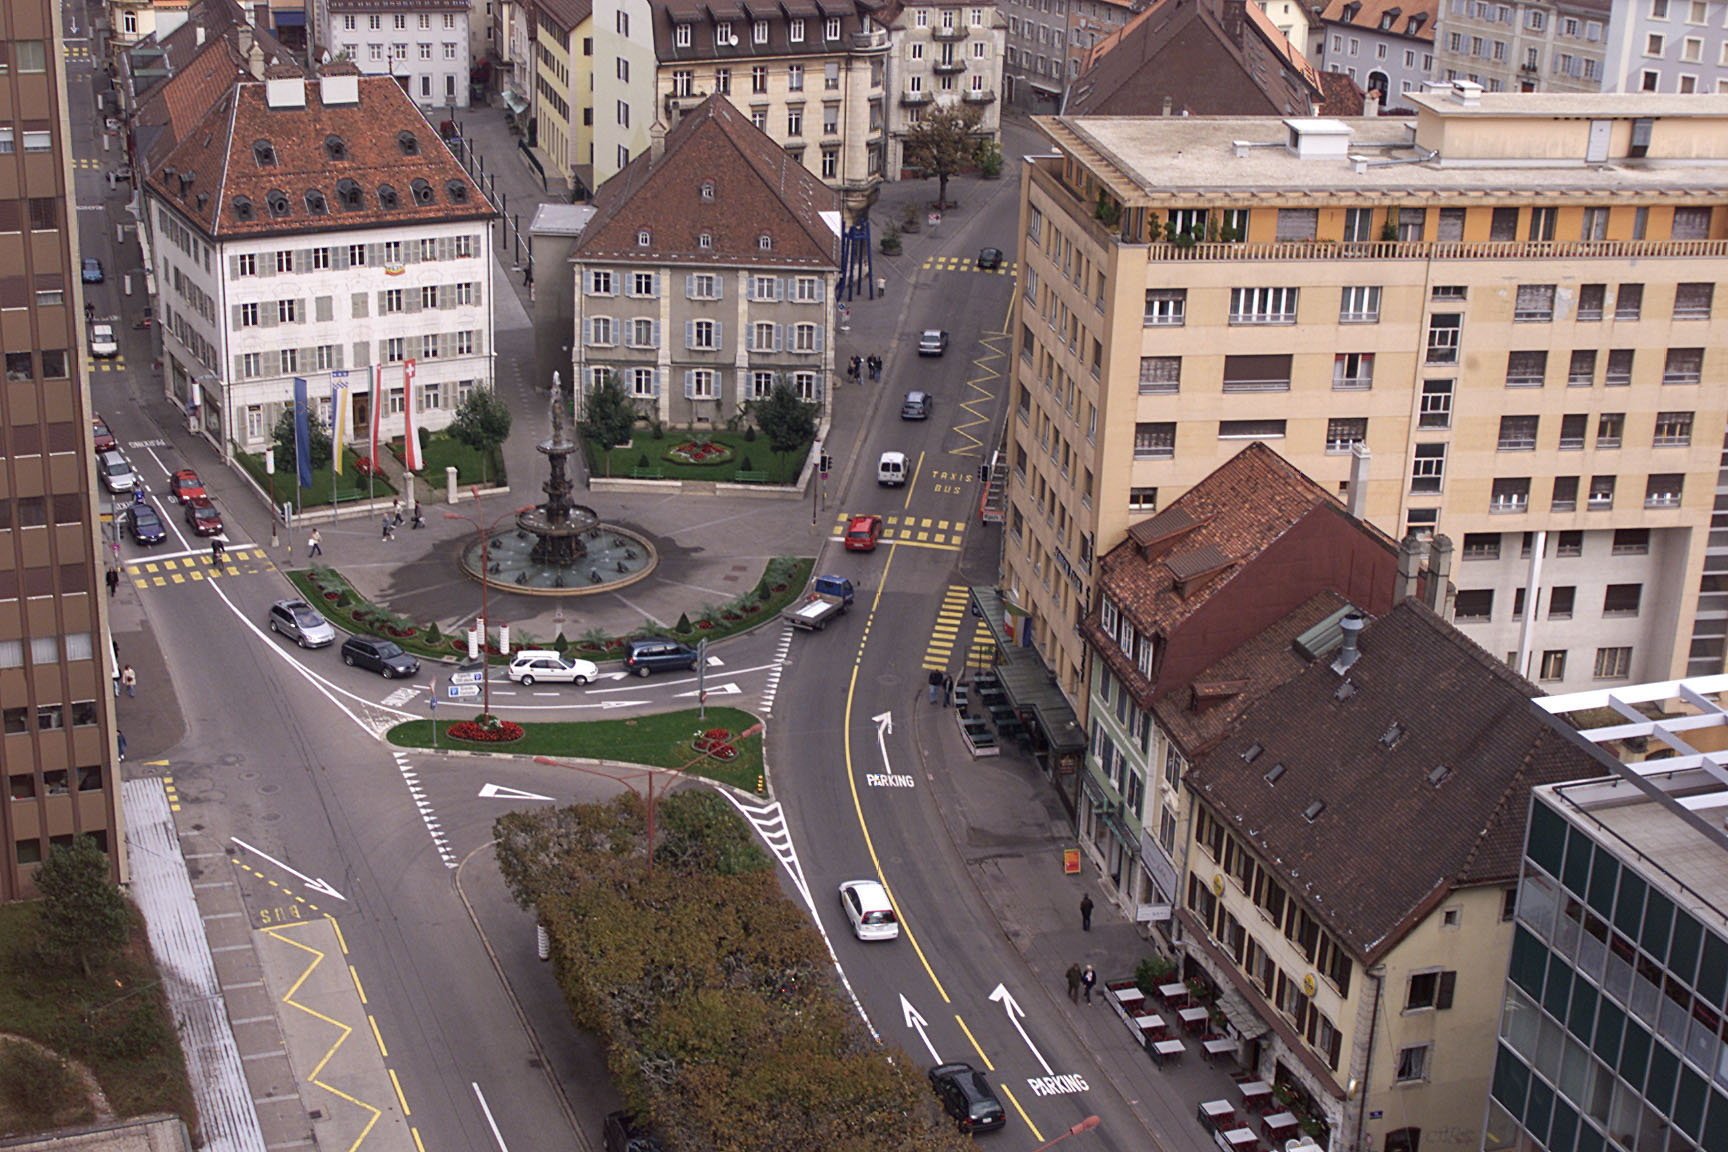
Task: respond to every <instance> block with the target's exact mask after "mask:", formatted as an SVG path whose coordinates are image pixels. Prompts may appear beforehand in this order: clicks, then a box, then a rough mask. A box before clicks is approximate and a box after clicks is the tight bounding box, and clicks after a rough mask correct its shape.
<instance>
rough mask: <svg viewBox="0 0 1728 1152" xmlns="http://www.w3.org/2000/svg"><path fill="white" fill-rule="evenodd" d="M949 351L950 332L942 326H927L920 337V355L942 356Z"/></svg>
mask: <svg viewBox="0 0 1728 1152" xmlns="http://www.w3.org/2000/svg"><path fill="white" fill-rule="evenodd" d="M946 351H948V333H947V331H945V330H944V329H940V328H926V329H925V330H924V334H923V335H922V336H920V337H918V355H920V356H940V355H942V353H944V352H946Z"/></svg>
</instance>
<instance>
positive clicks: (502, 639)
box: [498, 624, 510, 656]
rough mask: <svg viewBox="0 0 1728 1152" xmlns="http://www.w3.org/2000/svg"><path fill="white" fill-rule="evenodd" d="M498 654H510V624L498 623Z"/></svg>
mask: <svg viewBox="0 0 1728 1152" xmlns="http://www.w3.org/2000/svg"><path fill="white" fill-rule="evenodd" d="M498 655H500V656H508V655H510V625H508V624H500V625H498Z"/></svg>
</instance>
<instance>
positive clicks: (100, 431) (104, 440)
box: [90, 416, 120, 452]
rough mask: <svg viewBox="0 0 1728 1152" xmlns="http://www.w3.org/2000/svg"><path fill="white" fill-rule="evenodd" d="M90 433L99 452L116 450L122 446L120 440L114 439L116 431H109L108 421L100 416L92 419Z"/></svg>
mask: <svg viewBox="0 0 1728 1152" xmlns="http://www.w3.org/2000/svg"><path fill="white" fill-rule="evenodd" d="M90 435H91V437H92V438H93V440H94V443H95V447H96V451H98V452H116V451H118V450H119V448H120V442H119V441H118V440H115V439H114V433H112V432H110V431H108V422H107V421H106V420H104V419H102V417H100V416H96V417H93V418H92V419H91V421H90Z"/></svg>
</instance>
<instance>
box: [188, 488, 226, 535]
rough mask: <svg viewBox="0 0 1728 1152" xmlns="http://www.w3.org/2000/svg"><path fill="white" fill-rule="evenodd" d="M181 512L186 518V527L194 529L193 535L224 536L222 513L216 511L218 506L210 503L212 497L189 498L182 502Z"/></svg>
mask: <svg viewBox="0 0 1728 1152" xmlns="http://www.w3.org/2000/svg"><path fill="white" fill-rule="evenodd" d="M180 510H181V512H182V514H183V515H184V516H185V517H186V527H188V528H190V529H192V533H193V535H196V536H220V535H222V513H220V512H218V511H217V510H216V505H215V504H212V503H211V502H210V497H208V496H191V497H188V498H187V499H185V500H182V501H181V502H180Z"/></svg>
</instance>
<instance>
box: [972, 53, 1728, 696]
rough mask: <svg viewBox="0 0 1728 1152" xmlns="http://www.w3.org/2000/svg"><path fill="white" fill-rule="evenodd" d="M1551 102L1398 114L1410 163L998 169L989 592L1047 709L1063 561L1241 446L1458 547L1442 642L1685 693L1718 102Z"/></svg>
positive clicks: (1702, 574) (1696, 609) (1104, 143)
mask: <svg viewBox="0 0 1728 1152" xmlns="http://www.w3.org/2000/svg"><path fill="white" fill-rule="evenodd" d="M1558 99H1560V98H1559V97H1555V96H1548V97H1544V98H1543V99H1542V100H1541V101H1537V102H1534V103H1533V104H1532V103H1526V102H1521V101H1520V98H1519V97H1518V96H1517V95H1516V94H1508V95H1502V96H1498V97H1495V96H1486V95H1479V94H1478V93H1477V92H1476V91H1475V89H1474V88H1472V87H1470V86H1467V85H1466V86H1463V87H1462V88H1461V89H1460V90H1459V91H1457V92H1456V93H1454V94H1436V95H1424V94H1416V93H1412V94H1410V100H1411V101H1412V103H1414V104H1415V105H1416V106H1417V109H1418V116H1417V121H1416V132H1415V139H1414V141H1412V140H1411V134H1410V132H1409V131H1408V129H1406V128H1405V127H1404V126H1403V125H1402V124H1401V123H1399V122H1396V121H1387V120H1357V121H1349V122H1341V121H1326V120H1318V121H1315V120H1288V121H1284V122H1282V123H1279V122H1277V121H1253V120H1215V121H1202V120H1193V119H1188V120H1183V119H1180V118H1163V117H1154V118H1146V119H1133V118H1121V117H1116V118H1097V119H1088V118H1084V117H1080V118H1062V119H1053V120H1040V121H1038V123H1039V124H1040V126H1041V127H1043V129H1044V130H1045V132H1046V133H1047V134H1048V135H1049V136H1050V137H1051V139H1052V141H1053V142H1054V144H1055V150H1056V152H1057V155H1056V156H1054V157H1052V158H1050V159H1043V158H1040V159H1037V160H1035V161H1034V162H1032V163H1030V164H1028V165H1027V166H1026V168H1025V169H1024V174H1023V188H1024V195H1023V200H1022V217H1021V218H1022V221H1023V228H1022V232H1023V240H1022V242H1021V245H1020V268H1021V269H1022V272H1021V277H1020V289H1021V295H1020V296H1019V297H1018V298H1017V299H1018V303H1017V305H1016V320H1015V324H1014V335H1015V344H1014V361H1013V363H1014V367H1015V370H1014V375H1013V382H1012V386H1011V394H1010V412H1011V414H1012V416H1011V419H1010V421H1009V424H1008V429H1007V432H1006V437H1005V444H1004V451H1003V453H1002V455H1001V456H1000V457H999V458H998V466H999V468H1000V469H1001V470H1002V472H1003V474H1005V475H1006V476H1007V492H1006V497H1005V500H1004V501H1003V506H1002V512H1003V515H1004V518H1005V519H1006V520H1007V524H1008V533H1007V536H1006V539H1005V542H1004V551H1003V562H1002V576H1001V579H1002V582H1003V592H1004V595H1005V596H1006V598H1007V599H1008V600H1009V601H1010V602H1011V603H1013V604H1014V605H1016V606H1017V607H1018V608H1019V609H1021V610H1022V611H1024V612H1025V613H1026V614H1027V619H1028V622H1029V626H1028V627H1027V628H1025V629H1023V633H1022V634H1023V641H1022V642H1023V643H1025V644H1026V645H1028V646H1030V647H1032V648H1034V649H1035V650H1036V651H1037V653H1038V654H1039V656H1040V657H1041V658H1042V659H1043V660H1044V662H1045V663H1046V664H1047V666H1048V668H1049V671H1050V673H1051V674H1052V675H1053V676H1054V677H1055V678H1056V681H1057V683H1058V684H1059V685H1060V686H1061V687H1062V690H1063V691H1064V693H1065V694H1066V695H1067V697H1068V699H1069V701H1070V702H1071V703H1073V704H1074V706H1075V707H1076V708H1079V707H1080V706H1081V701H1082V698H1083V687H1082V681H1083V676H1084V672H1085V668H1086V657H1085V653H1084V645H1083V643H1082V641H1081V639H1080V637H1079V636H1078V635H1077V634H1076V633H1075V631H1074V629H1073V627H1072V622H1073V621H1075V620H1076V619H1079V618H1081V617H1083V616H1084V615H1085V613H1086V612H1088V611H1090V610H1091V608H1092V607H1093V605H1094V604H1095V600H1094V594H1095V592H1096V575H1095V573H1094V572H1093V571H1092V569H1091V566H1090V564H1089V563H1088V562H1087V560H1086V557H1087V556H1088V554H1094V555H1095V554H1097V553H1098V552H1101V551H1107V550H1108V549H1110V548H1112V547H1114V546H1115V545H1116V544H1117V543H1118V542H1119V541H1120V540H1121V539H1122V538H1123V536H1124V535H1125V534H1126V532H1127V530H1128V528H1129V526H1130V524H1131V523H1133V522H1134V521H1135V520H1138V519H1143V518H1144V517H1146V516H1148V515H1150V514H1152V513H1153V512H1155V511H1156V510H1157V509H1158V508H1159V507H1161V506H1163V505H1165V504H1168V502H1169V501H1170V500H1171V499H1172V498H1173V497H1174V496H1175V495H1177V494H1179V493H1181V492H1182V491H1184V490H1186V489H1187V488H1188V487H1190V486H1192V485H1193V484H1195V483H1197V482H1198V481H1199V480H1200V479H1201V478H1202V477H1203V476H1205V475H1206V474H1207V473H1209V472H1211V471H1212V470H1213V469H1215V468H1216V467H1217V466H1218V464H1219V462H1220V461H1221V460H1223V459H1225V458H1227V457H1228V456H1230V455H1232V454H1234V453H1235V452H1236V451H1238V450H1239V449H1240V448H1241V446H1242V445H1243V444H1244V443H1246V442H1248V441H1251V440H1263V441H1267V442H1270V443H1272V444H1273V445H1274V446H1275V447H1276V448H1277V450H1278V451H1279V452H1280V453H1281V454H1283V455H1285V456H1286V457H1287V458H1289V459H1290V460H1291V461H1292V462H1293V463H1295V464H1296V465H1297V466H1298V467H1299V468H1301V469H1302V471H1303V472H1305V473H1306V474H1308V475H1309V476H1312V477H1313V478H1315V479H1316V480H1317V481H1319V482H1320V483H1322V484H1324V485H1327V486H1329V487H1331V486H1340V485H1342V484H1343V483H1344V482H1345V480H1346V479H1347V476H1348V472H1349V467H1350V459H1351V456H1350V453H1351V447H1352V445H1354V444H1356V443H1358V442H1364V443H1366V444H1367V445H1368V447H1369V448H1370V449H1371V450H1372V451H1373V452H1374V464H1373V469H1372V471H1371V473H1370V475H1369V478H1368V481H1367V486H1366V504H1365V515H1366V518H1367V519H1368V520H1369V521H1371V522H1372V523H1374V524H1376V525H1377V526H1379V527H1380V528H1381V529H1382V530H1383V531H1385V532H1386V533H1387V534H1389V535H1391V536H1394V537H1396V538H1400V539H1401V538H1403V536H1404V535H1405V534H1406V533H1407V532H1408V531H1412V530H1414V531H1417V532H1419V533H1429V532H1433V531H1436V530H1438V531H1443V532H1445V533H1446V534H1447V535H1449V536H1450V537H1451V538H1452V539H1453V540H1455V541H1459V542H1461V551H1460V557H1459V563H1458V565H1457V571H1456V581H1457V585H1458V597H1457V605H1456V623H1457V624H1458V626H1459V627H1460V628H1462V629H1463V630H1464V632H1465V633H1466V634H1467V635H1469V636H1470V637H1471V638H1472V639H1473V640H1476V641H1477V642H1478V643H1480V644H1482V646H1483V647H1485V648H1487V649H1489V650H1490V651H1492V652H1494V653H1495V654H1496V655H1500V654H1507V655H1508V658H1509V659H1512V660H1513V661H1514V662H1516V663H1518V664H1519V666H1520V667H1522V668H1525V669H1527V670H1528V671H1529V674H1530V676H1531V677H1532V678H1533V679H1537V680H1539V681H1540V682H1543V683H1545V684H1553V685H1556V686H1584V685H1588V684H1593V683H1607V682H1614V681H1631V680H1635V679H1639V678H1645V677H1648V676H1663V675H1670V674H1675V673H1678V672H1679V671H1680V670H1682V669H1684V668H1685V667H1686V666H1687V661H1688V640H1689V638H1691V637H1693V636H1694V627H1695V625H1696V624H1698V622H1699V615H1700V607H1701V605H1700V597H1699V590H1700V587H1701V586H1703V587H1708V588H1712V589H1713V587H1714V585H1713V584H1710V583H1705V578H1706V576H1707V575H1708V573H1707V571H1706V568H1705V554H1706V548H1707V538H1708V528H1709V525H1710V520H1711V505H1712V503H1713V500H1714V495H1715V491H1716V485H1717V471H1718V464H1719V460H1718V457H1719V455H1720V454H1721V446H1722V435H1723V426H1724V416H1725V413H1724V405H1723V404H1722V402H1721V401H1720V399H1719V396H1720V395H1721V392H1720V389H1721V386H1722V383H1723V373H1724V372H1728V362H1725V361H1723V360H1722V359H1721V358H1720V357H1719V356H1717V355H1716V354H1715V353H1714V352H1713V351H1709V350H1708V349H1709V347H1710V345H1711V343H1712V342H1711V339H1710V337H1709V335H1708V333H1709V331H1710V330H1711V327H1712V326H1711V323H1710V318H1711V316H1713V315H1714V312H1715V302H1714V298H1715V295H1716V293H1717V287H1716V285H1717V283H1718V282H1719V281H1721V280H1722V279H1723V275H1724V269H1725V268H1728V265H1725V263H1724V257H1725V256H1728V204H1724V199H1725V198H1724V193H1723V188H1722V185H1721V182H1720V176H1719V173H1720V172H1721V170H1722V169H1721V165H1722V163H1723V162H1724V160H1728V115H1725V114H1728V102H1722V101H1721V98H1718V97H1714V96H1702V97H1685V98H1683V99H1682V98H1677V97H1669V98H1666V99H1665V100H1664V98H1660V97H1636V96H1616V97H1602V96H1597V97H1568V98H1565V100H1566V103H1565V109H1566V116H1565V118H1560V108H1559V107H1557V105H1556V103H1555V101H1556V100H1558ZM1676 101H1678V102H1676ZM1647 134H1648V135H1647ZM1598 149H1600V150H1601V151H1600V155H1601V156H1602V157H1603V159H1605V160H1611V161H1614V163H1613V164H1612V165H1611V166H1610V168H1608V169H1606V170H1604V169H1603V168H1602V167H1601V165H1600V164H1598V163H1597V161H1596V160H1595V159H1594V157H1596V156H1597V155H1598V151H1597V150H1598ZM1644 156H1649V157H1651V158H1662V162H1661V163H1658V164H1649V165H1646V164H1643V163H1639V162H1638V161H1639V159H1640V158H1641V157H1644ZM1352 157H1359V158H1357V159H1353V158H1352ZM1369 157H1372V159H1370V158H1369ZM1682 157H1688V158H1689V159H1682ZM1670 158H1671V159H1670ZM1386 161H1393V163H1387V162H1386ZM1398 161H1403V162H1398ZM1490 178H1491V179H1492V181H1493V185H1494V187H1495V189H1496V193H1495V195H1494V197H1492V199H1491V201H1490V202H1486V203H1485V202H1484V199H1485V198H1483V197H1480V196H1479V195H1478V193H1479V190H1480V189H1481V188H1482V187H1483V185H1484V181H1486V180H1488V179H1490ZM1202 189H1204V191H1202ZM1340 254H1349V256H1350V258H1349V259H1345V260H1340V259H1338V256H1339V255H1340ZM1527 545H1528V547H1529V549H1530V551H1529V554H1528V555H1526V546H1527ZM1521 589H1522V591H1521ZM1718 599H1719V598H1718ZM1527 600H1528V602H1529V604H1530V612H1529V614H1528V615H1527V614H1526V610H1525V603H1526V601H1527ZM1721 607H1722V606H1721V605H1718V604H1716V603H1715V602H1714V601H1711V602H1709V603H1707V604H1705V605H1704V608H1705V612H1704V615H1705V616H1706V617H1709V616H1714V615H1720V614H1721V611H1720V610H1721ZM1715 633H1716V635H1717V639H1716V641H1715V645H1716V646H1715V648H1714V649H1709V650H1706V651H1703V652H1701V653H1699V656H1698V658H1701V659H1714V660H1716V661H1718V662H1719V661H1720V660H1721V642H1720V633H1721V629H1720V627H1719V626H1716V627H1715ZM1701 638H1702V637H1701ZM1717 667H1718V668H1719V667H1720V664H1719V663H1718V665H1717Z"/></svg>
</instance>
